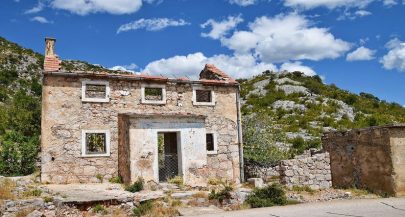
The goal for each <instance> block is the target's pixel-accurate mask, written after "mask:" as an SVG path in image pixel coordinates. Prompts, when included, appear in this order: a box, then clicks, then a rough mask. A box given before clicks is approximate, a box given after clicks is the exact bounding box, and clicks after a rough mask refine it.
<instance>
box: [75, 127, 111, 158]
mask: <svg viewBox="0 0 405 217" xmlns="http://www.w3.org/2000/svg"><path fill="white" fill-rule="evenodd" d="M86 133H105V146H106V148H105V149H106V153H105V154H86ZM110 152H111V148H110V131H109V130H82V155H81V156H82V157H109V156H110V155H111V153H110Z"/></svg>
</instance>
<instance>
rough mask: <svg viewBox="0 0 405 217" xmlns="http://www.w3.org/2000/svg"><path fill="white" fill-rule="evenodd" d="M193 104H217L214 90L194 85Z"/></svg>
mask: <svg viewBox="0 0 405 217" xmlns="http://www.w3.org/2000/svg"><path fill="white" fill-rule="evenodd" d="M193 105H208V106H214V105H215V95H214V91H213V90H211V89H208V88H204V87H194V89H193Z"/></svg>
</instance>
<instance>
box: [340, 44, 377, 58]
mask: <svg viewBox="0 0 405 217" xmlns="http://www.w3.org/2000/svg"><path fill="white" fill-rule="evenodd" d="M375 53H376V51H375V50H371V49H368V48H366V47H363V46H361V47H359V48H357V49H356V50H354V51H353V52H351V53H348V54H347V56H346V60H347V61H360V60H372V59H374V58H375V57H374V54H375Z"/></svg>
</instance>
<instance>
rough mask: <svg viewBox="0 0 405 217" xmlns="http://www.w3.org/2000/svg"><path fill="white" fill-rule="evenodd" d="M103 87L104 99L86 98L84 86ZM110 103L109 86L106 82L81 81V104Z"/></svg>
mask: <svg viewBox="0 0 405 217" xmlns="http://www.w3.org/2000/svg"><path fill="white" fill-rule="evenodd" d="M87 84H95V85H105V98H87V97H86V85H87ZM109 101H110V84H109V82H108V81H90V80H85V81H82V102H109Z"/></svg>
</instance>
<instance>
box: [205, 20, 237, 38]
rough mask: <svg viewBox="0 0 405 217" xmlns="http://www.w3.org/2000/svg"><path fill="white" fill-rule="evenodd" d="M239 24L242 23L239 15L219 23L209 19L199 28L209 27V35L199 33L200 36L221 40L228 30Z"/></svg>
mask: <svg viewBox="0 0 405 217" xmlns="http://www.w3.org/2000/svg"><path fill="white" fill-rule="evenodd" d="M241 22H243V19H242V17H241V15H239V16H229V17H228V18H227V19H225V20H222V21H219V22H217V21H215V20H213V19H209V20H207V21H206V22H205V23H203V24H201V28H206V27H208V26H211V31H210V32H209V33H201V36H203V37H209V38H212V39H219V38H222V37H223V36H224V35H226V34H227V33H228V32H229V31H230V30H232V29H235V27H236V26H237V25H238V24H239V23H241Z"/></svg>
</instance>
